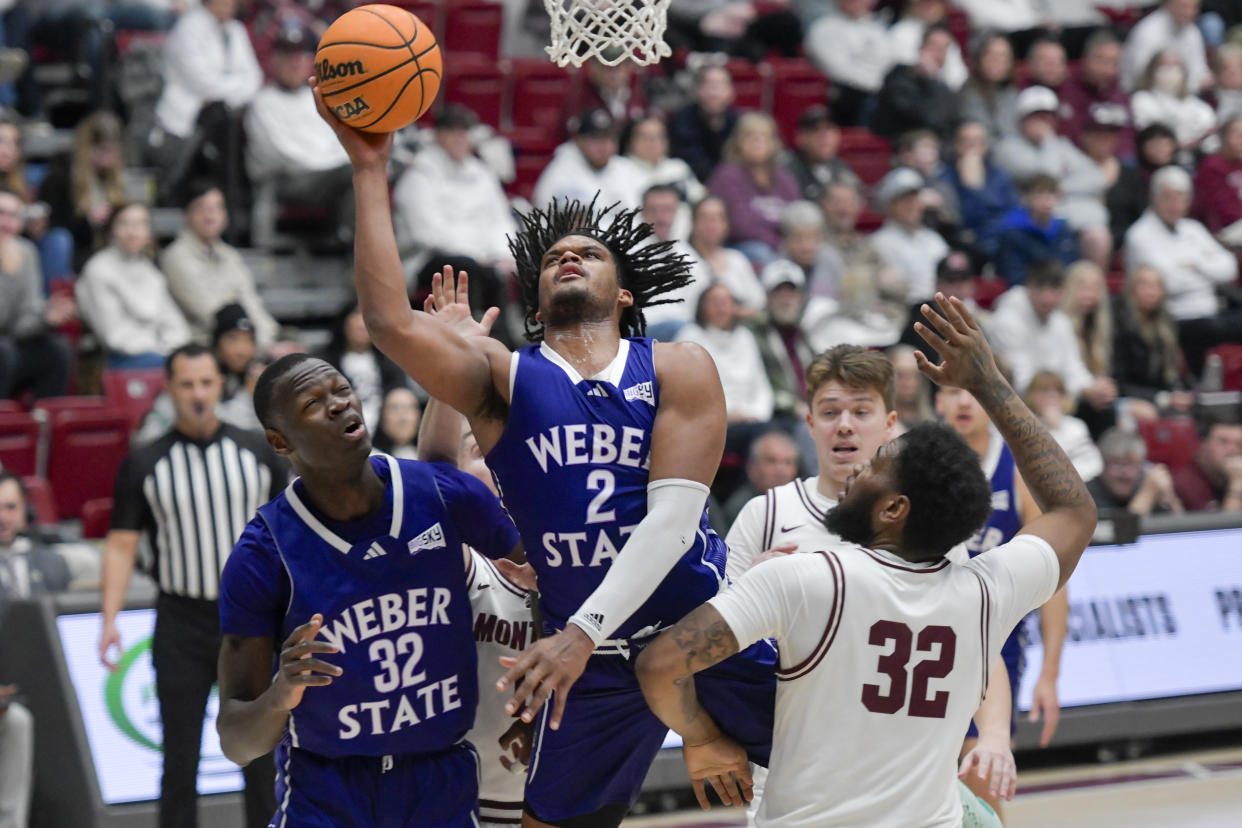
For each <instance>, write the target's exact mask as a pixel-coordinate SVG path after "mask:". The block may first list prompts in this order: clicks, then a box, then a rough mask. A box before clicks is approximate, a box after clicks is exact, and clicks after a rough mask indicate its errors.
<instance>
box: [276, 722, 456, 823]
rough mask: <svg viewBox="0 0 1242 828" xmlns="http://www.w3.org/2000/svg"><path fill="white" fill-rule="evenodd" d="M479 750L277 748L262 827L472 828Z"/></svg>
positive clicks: (284, 746) (286, 745)
mask: <svg viewBox="0 0 1242 828" xmlns="http://www.w3.org/2000/svg"><path fill="white" fill-rule="evenodd" d="M478 800H479V762H478V755H477V754H476V753H475V752H474V748H473V747H471V746H470V744H469V743H468V742H462V743H460V744H458V745H455V746H454V747H452V748H449V749H448V750H446V751H443V752H441V753H434V754H417V755H414V754H406V755H398V756H346V757H331V758H330V757H326V756H320V755H318V754H315V753H311V752H309V751H305V750H301V749H299V748H294V747H290V746H289V745H288V744H287V738H286V740H285V741H282V742H281V743H280V745H279V746H277V748H276V803H277V805H276V815H275V816H274V817H273V818H272V821H271V823H269V828H353V826H364V825H365V826H368V828H372V827H373V828H477V827H478V824H479V823H478V817H477V810H478Z"/></svg>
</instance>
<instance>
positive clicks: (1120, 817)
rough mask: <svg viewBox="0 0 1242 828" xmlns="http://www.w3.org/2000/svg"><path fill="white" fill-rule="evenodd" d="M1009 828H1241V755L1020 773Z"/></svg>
mask: <svg viewBox="0 0 1242 828" xmlns="http://www.w3.org/2000/svg"><path fill="white" fill-rule="evenodd" d="M1020 785H1021V789H1020V790H1019V791H1018V796H1017V797H1016V798H1015V799H1014V800H1013V802H1010V803H1008V805H1007V807H1006V811H1005V825H1006V828H1053V827H1054V826H1055V828H1239V826H1242V748H1229V749H1222V750H1212V751H1200V752H1194V753H1180V754H1166V755H1164V756H1160V757H1156V758H1151V759H1141V760H1136V761H1131V762H1117V763H1114V764H1107V765H1100V764H1095V765H1079V766H1072V767H1062V768H1056V769H1050V770H1039V771H1032V772H1030V773H1025V774H1023V775H1022V779H1021V780H1020ZM745 824H746V820H745V818H744V817H742V816H741V814H740V813H738V812H737V811H733V810H726V809H713V810H712V811H709V812H706V813H704V812H702V811H697V810H696V811H685V812H680V813H676V814H664V815H661V816H657V817H637V818H631V819H628V820H626V821H625V823H624V825H625V827H626V828H737V826H743V825H745Z"/></svg>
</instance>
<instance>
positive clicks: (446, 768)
mask: <svg viewBox="0 0 1242 828" xmlns="http://www.w3.org/2000/svg"><path fill="white" fill-rule="evenodd" d="M254 399H255V412H256V413H257V414H258V417H259V421H260V422H261V423H263V426H264V428H265V429H266V435H267V439H268V442H269V443H270V444H271V445H272V447H273V448H274V449H275V450H276V451H277V453H279V454H281V455H283V456H285V457H287V458H288V459H289V461H290V463H292V465H293V468H294V470H295V471H296V472H297V473H298V475H299V477H298V479H297V480H295V481H294V482H292V483H290V484H289V486H288V487H286V488H285V490H284V492H282V493H281V494H280V495H278V496H277V497H276V498H275V499H273V500H271V501H270V502H268V503H267V504H265V505H264V506H261V507H260V508H259V510H258V513H257V514H256V515H255V517H254V518H252V519H251V520H250V522H249V523H248V524H247V526H246V529H245V531H244V532H243V533H242V536H241V539H240V540H239V541H238V542H237V545H236V547H235V548H234V550H233V553H232V554H231V555H230V556H229V559H228V563H227V564H226V566H225V569H224V575H223V577H222V582H221V590H220V618H221V629H222V632H223V633H224V642H223V644H222V645H221V648H220V699H221V704H220V715H219V718H218V720H217V728H218V730H219V731H220V744H221V746H222V747H223V748H224V752H225V755H226V756H228V757H229V758H230V759H232V760H233V761H235V762H237V763H238V764H241V765H245V764H246V763H247V762H249V761H250V760H251V759H252V758H254V757H255V756H259V755H262V754H264V753H266V752H268V751H270V750H272V748H273V747H275V748H276V751H277V763H276V764H277V800H278V809H277V812H276V816H275V817H274V819H273V823H272V824H273V825H274V826H276V828H285V826H290V827H292V826H298V828H302V826H328V825H343V824H349V825H352V824H367V825H379V824H384V825H403V826H411V828H413V826H424V825H444V826H475V825H477V816H476V809H477V800H478V772H479V768H478V758H477V755H476V754H475V752H474V750H473V749H472V748H471V746H470V744H469V742H467V741H466V740H465V736H466V732H467V731H468V730H469V729H470V727H471V725H472V724H473V722H474V713H475V706H476V704H477V702H478V683H477V662H476V656H475V648H474V642H473V639H472V635H471V628H472V625H473V615H472V613H471V609H470V601H469V598H468V596H467V592H466V568H465V566H464V564H463V559H462V552H461V550H462V547H463V545H464V544H469V545H471V546H473V547H474V548H476V549H479V550H480V551H482V552H483V553H484V554H485V555H487V556H488V557H493V558H499V557H503V556H505V555H508V554H511V553H513V552H516V551H517V549H518V538H517V532H516V529H515V528H514V526H513V524H512V522H511V521H510V520H509V519H508V516H507V515H505V514H504V511H503V510H502V509H501V508H500V506H499V504H498V503H497V502H496V498H495V496H494V495H493V494H492V493H491V492H490V491H489V490H488V489H487V488H486V487H485V486H484V485H483V484H481V483H480V482H479V481H478V480H476V479H475V478H473V477H471V476H470V475H467V474H465V473H463V472H460V471H458V470H457V469H454V468H450V467H447V466H444V465H438V464H430V463H418V462H413V461H404V460H397V459H395V458H393V457H389V456H387V455H375V456H374V457H372V456H370V452H371V438H370V435H369V434H368V432H367V428H366V425H365V424H364V423H363V420H362V405H361V403H360V401H359V399H358V396H357V394H355V393H354V390H353V389H352V388H351V387H350V385H349V382H348V381H347V380H346V379H345V378H344V377H343V376H342V375H341V374H340V372H338V371H337V370H336V369H335V368H333V367H332V366H331V365H329V364H328V363H326V362H324V361H323V360H320V359H315V358H313V357H310V356H307V355H305V354H293V355H290V356H287V357H283V358H281V359H279V360H277V361H276V362H274V363H272V365H270V366H268V368H267V369H266V370H264V372H263V374H262V375H261V376H260V377H259V380H258V383H257V384H256V386H255V391H254ZM277 641H283V642H284V643H283V645H281V646H280V647H279V650H278V648H277V644H276V642H277ZM276 659H278V661H276ZM274 663H276V664H277V668H276V671H275V675H274V676H273V664H274ZM394 820H395V821H394Z"/></svg>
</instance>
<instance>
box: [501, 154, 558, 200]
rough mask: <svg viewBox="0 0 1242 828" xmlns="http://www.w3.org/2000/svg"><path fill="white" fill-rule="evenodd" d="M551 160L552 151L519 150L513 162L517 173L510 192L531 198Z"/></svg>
mask: <svg viewBox="0 0 1242 828" xmlns="http://www.w3.org/2000/svg"><path fill="white" fill-rule="evenodd" d="M551 160H552V153H550V152H528V151H521V152H519V153H518V154H517V157H516V158H515V159H514V162H513V163H514V173H515V175H514V179H513V181H512V182H511V183H510V184H509V186H508V191H509V194H510V195H514V196H521V197H522V198H525V199H527V200H530V197H531V195H532V194H533V193H534V191H535V182H536V181H538V180H539V174H540V173H542V172H543V168H544V167H546V166H548V162H549V161H551Z"/></svg>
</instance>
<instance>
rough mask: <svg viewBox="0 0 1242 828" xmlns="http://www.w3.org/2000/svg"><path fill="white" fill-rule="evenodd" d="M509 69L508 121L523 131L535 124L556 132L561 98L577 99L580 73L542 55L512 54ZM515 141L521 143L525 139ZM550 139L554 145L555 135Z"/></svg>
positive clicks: (562, 102) (563, 106)
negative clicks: (532, 56) (521, 56)
mask: <svg viewBox="0 0 1242 828" xmlns="http://www.w3.org/2000/svg"><path fill="white" fill-rule="evenodd" d="M509 69H510V71H509V76H510V77H511V78H512V79H513V94H512V96H511V97H510V101H511V103H510V114H509V123H511V124H512V125H513V126H514V127H515V128H519V129H522V131H523V132H525V131H527V130H525V129H524V128H526V127H535V128H538V130H540V131H545V132H547V133H550V134H552V135H554V136H555V135H560V133H561V130H563V129H564V128H565V125H564V124H562V123H559V121H560V119H561V113H562V112H563V111H564V110H565V102H566V101H572V100H577V99H578V96H579V94H580V89H581V86H582V76H581V75H580V74H579V73H578V72H576V71H574V70H572V69H562V68H561V67H559V66H557V65H556V64H555V63H552V62H550V61H547V60H544V59H542V58H515V59H514V60H512V61H511V62H510V64H509ZM516 143H521V144H522V145H523V146H525V145H526V144H527V143H529V142H528V141H526V142H523V141H518V142H516ZM550 143H551V144H552V145H553V146H555V144H556V141H555V138H553V139H552V140H551V142H550Z"/></svg>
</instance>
